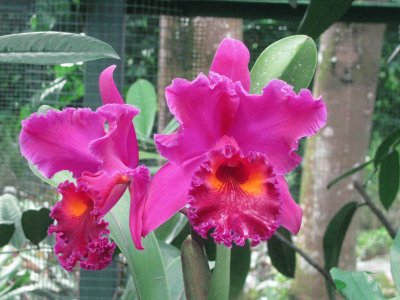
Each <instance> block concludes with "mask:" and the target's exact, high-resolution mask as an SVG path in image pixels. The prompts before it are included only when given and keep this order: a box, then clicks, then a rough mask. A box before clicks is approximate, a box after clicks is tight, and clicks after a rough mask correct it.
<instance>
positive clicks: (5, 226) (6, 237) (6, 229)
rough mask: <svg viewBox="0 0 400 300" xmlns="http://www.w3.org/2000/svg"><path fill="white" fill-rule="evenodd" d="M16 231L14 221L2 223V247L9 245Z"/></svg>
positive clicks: (0, 238)
mask: <svg viewBox="0 0 400 300" xmlns="http://www.w3.org/2000/svg"><path fill="white" fill-rule="evenodd" d="M14 232H15V225H14V224H13V223H1V224H0V248H1V247H4V246H5V245H7V244H8V243H9V242H10V240H11V238H12V236H13V234H14Z"/></svg>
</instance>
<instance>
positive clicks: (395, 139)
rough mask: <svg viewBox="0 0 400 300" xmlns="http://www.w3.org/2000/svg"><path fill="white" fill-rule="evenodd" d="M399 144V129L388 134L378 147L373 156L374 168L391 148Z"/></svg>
mask: <svg viewBox="0 0 400 300" xmlns="http://www.w3.org/2000/svg"><path fill="white" fill-rule="evenodd" d="M399 142H400V129H398V130H395V131H393V132H392V133H391V134H389V135H388V136H387V137H386V138H385V139H384V140H383V141H382V143H381V144H380V145H379V147H378V149H377V150H376V152H375V156H374V166H375V168H377V167H378V165H379V164H380V163H381V162H382V160H383V159H384V158H385V157H386V155H388V153H389V152H390V151H391V149H392V147H393V146H395V145H396V144H397V143H399Z"/></svg>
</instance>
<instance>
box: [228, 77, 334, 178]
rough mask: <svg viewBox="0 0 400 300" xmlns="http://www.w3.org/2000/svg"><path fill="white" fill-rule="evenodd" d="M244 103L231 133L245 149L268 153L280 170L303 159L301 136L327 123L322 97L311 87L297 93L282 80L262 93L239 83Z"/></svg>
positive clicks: (284, 169)
mask: <svg viewBox="0 0 400 300" xmlns="http://www.w3.org/2000/svg"><path fill="white" fill-rule="evenodd" d="M237 92H238V95H239V97H240V106H239V109H238V112H237V114H236V117H235V122H233V123H232V124H233V126H232V128H231V131H230V133H228V134H227V135H231V136H233V137H234V138H235V139H236V141H237V142H238V144H239V146H240V148H241V149H242V150H243V152H244V153H248V152H250V151H256V152H261V153H264V154H265V155H266V156H267V157H268V159H269V160H270V161H271V163H272V165H273V166H274V170H275V171H276V173H277V174H286V173H287V172H289V171H291V170H293V169H294V168H295V167H296V166H298V164H299V163H300V162H301V157H300V156H298V155H297V154H296V150H297V148H298V142H299V139H300V138H302V137H306V136H311V135H313V134H315V133H316V132H317V131H318V130H319V129H321V128H322V127H323V126H325V124H326V119H327V112H326V107H325V104H324V103H323V101H322V100H316V99H314V98H313V96H312V95H311V92H310V91H308V90H301V92H300V93H299V94H298V95H297V94H296V93H295V92H293V88H292V87H291V86H289V85H288V84H286V83H285V82H283V81H280V80H272V81H270V83H269V84H268V86H267V87H266V88H264V90H263V93H262V95H249V94H247V93H246V92H244V91H243V90H242V89H241V88H240V87H239V86H237Z"/></svg>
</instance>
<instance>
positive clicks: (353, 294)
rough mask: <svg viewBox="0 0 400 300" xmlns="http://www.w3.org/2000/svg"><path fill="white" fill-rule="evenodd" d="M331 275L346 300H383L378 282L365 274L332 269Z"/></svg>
mask: <svg viewBox="0 0 400 300" xmlns="http://www.w3.org/2000/svg"><path fill="white" fill-rule="evenodd" d="M331 275H332V277H333V280H334V281H335V285H336V288H337V289H338V290H339V292H340V293H341V294H342V295H343V296H344V297H345V298H346V299H348V300H359V299H363V300H381V299H382V300H383V299H385V297H384V296H383V294H382V291H381V289H380V287H379V284H378V282H376V281H375V280H374V279H373V278H372V277H371V276H369V275H367V273H365V272H348V271H342V270H340V269H337V268H333V269H332V270H331Z"/></svg>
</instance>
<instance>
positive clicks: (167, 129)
mask: <svg viewBox="0 0 400 300" xmlns="http://www.w3.org/2000/svg"><path fill="white" fill-rule="evenodd" d="M178 127H179V123H178V121H177V120H176V119H175V118H173V119H172V120H171V121H169V123H168V124H167V126H165V128H164V130H163V134H170V133H173V132H174V131H175V130H177V129H178Z"/></svg>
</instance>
